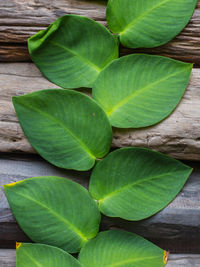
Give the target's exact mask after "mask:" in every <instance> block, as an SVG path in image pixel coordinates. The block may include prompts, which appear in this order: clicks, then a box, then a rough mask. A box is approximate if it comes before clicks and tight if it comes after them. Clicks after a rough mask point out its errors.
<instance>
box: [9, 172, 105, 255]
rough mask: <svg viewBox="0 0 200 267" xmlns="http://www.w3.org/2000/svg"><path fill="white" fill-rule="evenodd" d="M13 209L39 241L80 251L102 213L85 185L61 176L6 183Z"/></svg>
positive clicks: (22, 225)
mask: <svg viewBox="0 0 200 267" xmlns="http://www.w3.org/2000/svg"><path fill="white" fill-rule="evenodd" d="M4 192H5V194H6V197H7V199H8V202H9V205H10V207H11V210H12V213H13V215H14V217H15V218H16V220H17V222H18V224H19V225H20V227H21V228H22V230H23V231H24V232H25V233H26V234H27V235H28V236H29V237H30V238H31V240H33V241H34V242H37V243H43V244H47V245H52V246H56V247H59V248H62V249H64V250H66V251H68V252H78V251H79V250H80V248H81V247H82V246H83V245H84V244H85V243H86V242H87V241H88V240H89V239H91V238H93V237H95V236H96V234H97V232H98V230H99V223H100V213H99V210H98V207H97V204H96V203H95V201H94V200H93V199H92V198H91V196H90V195H89V193H88V191H87V190H86V189H85V188H84V187H82V186H81V185H79V184H77V183H75V182H73V181H71V180H68V179H65V178H60V177H53V176H48V177H35V178H29V179H26V180H23V181H20V182H17V183H12V184H8V185H4Z"/></svg>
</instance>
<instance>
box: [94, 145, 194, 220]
mask: <svg viewBox="0 0 200 267" xmlns="http://www.w3.org/2000/svg"><path fill="white" fill-rule="evenodd" d="M191 171H192V169H191V168H190V167H188V166H186V165H185V164H183V163H181V162H179V161H177V160H175V159H173V158H170V157H168V156H166V155H164V154H161V153H158V152H155V151H152V150H149V149H145V148H135V147H133V148H122V149H119V150H116V151H114V152H112V153H110V154H109V155H108V156H107V157H106V158H105V159H103V160H102V161H101V162H99V163H98V164H97V165H96V167H95V168H94V170H93V172H92V176H91V180H90V193H91V195H92V197H93V198H94V199H97V200H98V202H99V208H100V211H101V212H102V213H103V214H105V215H107V216H110V217H121V218H123V219H126V220H133V221H138V220H142V219H145V218H147V217H149V216H151V215H153V214H155V213H156V212H158V211H160V210H161V209H163V208H164V207H165V206H166V205H167V204H168V203H170V202H171V201H172V200H173V199H174V198H175V196H176V195H177V194H178V193H179V192H180V190H181V189H182V187H183V185H184V184H185V182H186V180H187V178H188V176H189V175H190V173H191Z"/></svg>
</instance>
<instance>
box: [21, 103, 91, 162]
mask: <svg viewBox="0 0 200 267" xmlns="http://www.w3.org/2000/svg"><path fill="white" fill-rule="evenodd" d="M20 104H21V105H23V106H25V107H26V108H30V109H32V110H34V111H37V112H38V113H41V114H43V115H44V116H46V117H48V118H49V119H51V120H52V121H54V122H56V123H57V124H58V125H59V126H60V127H61V128H63V129H64V130H65V131H66V132H67V133H68V134H70V135H71V136H72V137H73V138H74V139H75V140H76V142H77V143H79V145H80V147H81V149H82V150H83V151H84V152H87V154H88V155H89V156H90V157H91V158H92V159H95V160H96V157H95V156H94V155H93V154H92V152H91V151H90V150H89V149H88V147H87V146H86V145H85V144H84V143H83V142H82V141H81V140H80V139H79V138H78V137H77V136H76V135H75V134H74V133H73V132H72V131H71V130H70V129H69V128H67V127H66V126H65V125H64V124H63V123H62V122H60V121H59V120H57V119H55V118H54V117H53V116H51V115H50V114H48V113H46V112H43V111H41V110H40V109H38V108H36V107H34V106H32V105H26V104H25V103H20Z"/></svg>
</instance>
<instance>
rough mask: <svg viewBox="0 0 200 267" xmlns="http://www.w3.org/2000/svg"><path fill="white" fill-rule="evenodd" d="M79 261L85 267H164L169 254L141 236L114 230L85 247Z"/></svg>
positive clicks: (100, 235)
mask: <svg viewBox="0 0 200 267" xmlns="http://www.w3.org/2000/svg"><path fill="white" fill-rule="evenodd" d="M79 261H80V262H81V263H82V265H83V266H85V267H100V266H101V267H125V266H126V267H133V266H135V267H139V266H141V267H161V266H165V263H166V262H167V253H166V252H165V251H164V250H162V249H160V248H159V247H157V246H155V245H154V244H152V243H151V242H149V241H147V240H145V239H144V238H142V237H140V236H138V235H135V234H133V233H129V232H125V231H120V230H110V231H105V232H101V233H99V234H98V235H97V237H96V238H94V239H92V240H90V241H89V242H88V243H87V244H85V246H84V247H83V248H82V249H81V252H80V254H79Z"/></svg>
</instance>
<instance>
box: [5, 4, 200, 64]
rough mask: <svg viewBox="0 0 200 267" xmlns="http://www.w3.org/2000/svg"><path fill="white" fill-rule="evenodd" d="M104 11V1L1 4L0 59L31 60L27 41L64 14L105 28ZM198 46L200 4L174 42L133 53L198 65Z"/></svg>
mask: <svg viewBox="0 0 200 267" xmlns="http://www.w3.org/2000/svg"><path fill="white" fill-rule="evenodd" d="M105 9H106V1H104V0H56V1H54V0H37V1H36V0H28V1H26V0H9V1H0V60H1V61H26V60H30V58H29V56H28V53H27V49H26V42H27V38H28V37H29V36H31V35H33V34H35V33H36V32H37V31H39V30H42V29H44V28H45V27H46V26H47V25H48V24H49V23H51V22H53V21H54V20H56V19H57V18H58V17H60V16H63V15H65V14H78V15H83V16H88V17H90V18H92V19H95V20H96V21H98V22H100V23H102V24H104V25H105V24H106V19H105ZM13 10H14V11H15V12H13ZM199 43H200V1H199V2H198V4H197V8H196V10H195V12H194V14H193V17H192V19H191V21H190V23H189V24H188V25H187V27H186V28H185V29H184V30H183V31H182V32H181V34H179V35H178V36H177V37H176V38H175V39H174V40H172V41H171V42H170V43H168V44H166V45H164V46H162V47H158V48H155V49H148V50H147V49H146V50H145V49H143V50H141V49H140V50H136V51H142V52H147V53H153V54H161V55H165V56H169V57H173V58H176V59H180V60H183V61H189V62H195V63H198V64H199V61H200V49H199ZM10 44H12V45H10ZM22 45H23V47H22ZM132 52H135V50H130V49H124V48H121V54H122V55H124V54H127V53H132Z"/></svg>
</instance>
